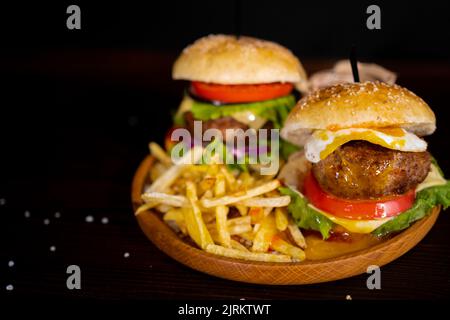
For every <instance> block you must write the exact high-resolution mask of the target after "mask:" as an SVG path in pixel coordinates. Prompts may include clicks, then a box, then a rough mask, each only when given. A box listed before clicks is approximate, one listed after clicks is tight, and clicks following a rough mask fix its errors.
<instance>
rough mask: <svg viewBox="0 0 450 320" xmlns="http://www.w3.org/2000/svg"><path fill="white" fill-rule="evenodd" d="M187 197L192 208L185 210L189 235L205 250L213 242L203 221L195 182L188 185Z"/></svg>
mask: <svg viewBox="0 0 450 320" xmlns="http://www.w3.org/2000/svg"><path fill="white" fill-rule="evenodd" d="M186 196H187V198H188V199H189V202H190V204H191V208H184V209H183V213H184V220H185V221H186V226H187V230H188V233H189V235H190V236H191V238H192V239H193V240H194V241H195V243H197V245H198V246H199V247H200V248H202V249H205V248H206V247H207V246H208V245H209V244H212V243H213V241H212V239H211V235H210V234H209V232H208V229H207V228H206V225H205V222H204V221H203V218H202V212H201V211H200V208H199V207H198V205H197V201H198V199H197V191H196V188H195V184H194V183H193V182H188V183H187V184H186Z"/></svg>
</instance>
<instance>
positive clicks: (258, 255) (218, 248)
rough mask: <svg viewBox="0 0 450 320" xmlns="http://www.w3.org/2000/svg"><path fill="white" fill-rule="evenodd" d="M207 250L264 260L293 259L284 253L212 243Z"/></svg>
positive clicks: (282, 260) (233, 256)
mask: <svg viewBox="0 0 450 320" xmlns="http://www.w3.org/2000/svg"><path fill="white" fill-rule="evenodd" d="M206 251H207V252H209V253H213V254H217V255H219V256H224V257H228V258H236V259H244V260H253V261H264V262H291V261H292V259H291V257H290V256H288V255H284V254H271V253H257V252H246V251H242V250H238V249H230V248H225V247H222V246H218V245H215V244H210V245H208V246H207V247H206Z"/></svg>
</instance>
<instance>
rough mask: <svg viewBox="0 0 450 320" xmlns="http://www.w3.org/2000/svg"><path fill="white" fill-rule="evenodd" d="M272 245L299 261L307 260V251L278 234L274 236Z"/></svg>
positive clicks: (273, 247)
mask: <svg viewBox="0 0 450 320" xmlns="http://www.w3.org/2000/svg"><path fill="white" fill-rule="evenodd" d="M270 247H271V248H272V249H274V250H276V251H278V252H281V253H284V254H286V255H288V256H291V257H293V258H294V259H297V260H299V261H303V260H305V252H304V251H303V250H302V249H300V248H297V247H294V246H293V245H291V244H289V243H288V242H286V241H284V240H283V239H281V237H279V236H277V235H275V236H273V237H272V239H271V241H270Z"/></svg>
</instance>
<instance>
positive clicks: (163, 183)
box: [146, 165, 185, 192]
mask: <svg viewBox="0 0 450 320" xmlns="http://www.w3.org/2000/svg"><path fill="white" fill-rule="evenodd" d="M184 169H185V166H184V165H176V166H172V167H170V168H169V169H168V170H167V171H166V172H164V173H163V174H162V175H161V176H160V177H159V178H158V179H156V180H155V181H153V183H152V185H151V186H150V187H149V188H148V190H146V192H166V191H167V189H168V188H169V187H170V186H171V185H172V183H174V181H175V180H176V179H177V178H178V176H179V175H180V174H181V173H182V172H183V170H184Z"/></svg>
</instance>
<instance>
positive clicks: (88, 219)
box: [85, 216, 94, 223]
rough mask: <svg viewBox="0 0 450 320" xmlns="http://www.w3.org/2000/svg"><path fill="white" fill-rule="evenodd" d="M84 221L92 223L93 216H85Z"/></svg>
mask: <svg viewBox="0 0 450 320" xmlns="http://www.w3.org/2000/svg"><path fill="white" fill-rule="evenodd" d="M85 220H86V222H87V223H91V222H94V217H93V216H87V217H86V219H85Z"/></svg>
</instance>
